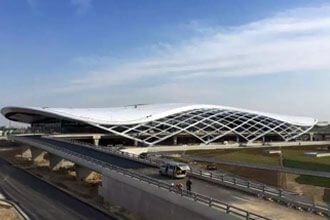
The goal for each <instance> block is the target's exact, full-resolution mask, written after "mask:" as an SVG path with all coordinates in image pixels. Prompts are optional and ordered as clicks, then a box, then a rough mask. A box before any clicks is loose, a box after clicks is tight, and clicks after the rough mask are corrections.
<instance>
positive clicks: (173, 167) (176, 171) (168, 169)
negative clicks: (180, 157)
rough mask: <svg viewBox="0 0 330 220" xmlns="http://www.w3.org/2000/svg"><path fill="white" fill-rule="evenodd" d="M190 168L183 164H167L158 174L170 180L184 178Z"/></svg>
mask: <svg viewBox="0 0 330 220" xmlns="http://www.w3.org/2000/svg"><path fill="white" fill-rule="evenodd" d="M189 170H190V167H189V166H188V165H187V164H184V163H177V162H168V163H166V164H164V165H162V166H161V167H160V168H159V174H160V175H164V176H169V177H172V178H185V177H186V176H187V172H188V171H189Z"/></svg>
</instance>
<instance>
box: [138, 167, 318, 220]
mask: <svg viewBox="0 0 330 220" xmlns="http://www.w3.org/2000/svg"><path fill="white" fill-rule="evenodd" d="M135 171H138V172H140V173H142V174H144V175H146V176H149V177H153V178H157V179H159V180H161V181H163V182H167V183H175V184H176V183H182V184H183V186H184V188H185V181H186V179H171V178H169V177H167V176H160V175H159V173H158V169H156V168H150V167H149V168H140V169H136V170H135ZM191 180H192V183H193V184H192V190H193V191H194V192H197V193H200V194H202V195H206V196H209V197H211V198H214V199H218V200H219V201H222V202H226V203H228V204H231V205H233V206H236V207H239V208H242V209H245V210H248V211H250V212H254V213H257V214H260V215H262V216H265V217H268V218H270V219H300V220H303V219H306V220H307V219H308V220H309V219H323V218H322V217H319V216H316V215H314V214H310V213H306V212H300V211H297V210H295V209H292V208H287V207H285V206H282V205H279V204H277V203H275V202H270V201H266V200H263V199H259V198H257V197H254V196H251V195H249V194H246V193H244V192H241V191H238V190H232V189H229V188H226V187H221V186H219V185H216V184H212V183H208V182H205V181H203V180H199V179H196V178H191Z"/></svg>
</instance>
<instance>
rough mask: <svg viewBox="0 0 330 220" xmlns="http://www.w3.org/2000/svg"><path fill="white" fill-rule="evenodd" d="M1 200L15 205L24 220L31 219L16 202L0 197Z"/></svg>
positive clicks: (12, 205)
mask: <svg viewBox="0 0 330 220" xmlns="http://www.w3.org/2000/svg"><path fill="white" fill-rule="evenodd" d="M0 201H1V202H4V203H7V204H8V205H9V206H11V207H13V208H14V209H15V210H16V212H17V213H18V214H19V215H20V216H21V217H22V218H23V219H24V220H30V218H29V216H27V215H26V214H25V212H24V211H23V210H22V209H21V208H20V207H19V206H18V205H17V204H16V203H15V202H12V201H10V200H8V199H2V198H0Z"/></svg>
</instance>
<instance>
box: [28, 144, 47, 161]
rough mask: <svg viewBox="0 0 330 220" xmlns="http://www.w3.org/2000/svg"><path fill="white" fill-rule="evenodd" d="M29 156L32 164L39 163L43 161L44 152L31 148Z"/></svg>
mask: <svg viewBox="0 0 330 220" xmlns="http://www.w3.org/2000/svg"><path fill="white" fill-rule="evenodd" d="M30 149H31V155H32V161H33V162H36V163H38V162H41V161H43V160H44V156H45V154H46V151H43V150H41V149H39V148H35V147H31V148H30Z"/></svg>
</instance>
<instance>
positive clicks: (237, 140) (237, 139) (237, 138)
mask: <svg viewBox="0 0 330 220" xmlns="http://www.w3.org/2000/svg"><path fill="white" fill-rule="evenodd" d="M236 142H237V143H239V137H238V135H237V136H236Z"/></svg>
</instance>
